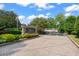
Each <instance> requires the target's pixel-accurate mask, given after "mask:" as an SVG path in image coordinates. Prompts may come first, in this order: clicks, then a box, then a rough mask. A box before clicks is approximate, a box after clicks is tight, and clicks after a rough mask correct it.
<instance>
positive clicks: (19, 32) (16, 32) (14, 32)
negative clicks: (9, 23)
mask: <svg viewBox="0 0 79 59" xmlns="http://www.w3.org/2000/svg"><path fill="white" fill-rule="evenodd" d="M4 31H5V33H8V34H21V30H17V28H6V29H5V30H4Z"/></svg>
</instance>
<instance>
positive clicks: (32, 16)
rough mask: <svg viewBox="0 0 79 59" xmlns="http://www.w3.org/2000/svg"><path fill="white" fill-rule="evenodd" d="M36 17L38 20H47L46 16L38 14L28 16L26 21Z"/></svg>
mask: <svg viewBox="0 0 79 59" xmlns="http://www.w3.org/2000/svg"><path fill="white" fill-rule="evenodd" d="M36 17H38V18H40V17H44V18H48V16H47V15H44V14H39V15H30V16H28V17H27V19H28V20H29V19H34V18H36Z"/></svg>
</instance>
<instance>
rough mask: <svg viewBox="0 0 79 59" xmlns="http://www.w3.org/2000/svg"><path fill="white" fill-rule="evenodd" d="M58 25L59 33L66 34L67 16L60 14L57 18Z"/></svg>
mask: <svg viewBox="0 0 79 59" xmlns="http://www.w3.org/2000/svg"><path fill="white" fill-rule="evenodd" d="M55 20H56V25H57V28H58V31H59V32H65V16H64V14H58V15H56V17H55Z"/></svg>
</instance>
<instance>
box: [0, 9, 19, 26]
mask: <svg viewBox="0 0 79 59" xmlns="http://www.w3.org/2000/svg"><path fill="white" fill-rule="evenodd" d="M16 17H17V15H16V14H15V13H14V12H13V11H5V10H0V27H1V28H2V27H6V28H13V27H15V28H16V23H17V20H18V19H17V20H16ZM18 25H20V22H19V20H18Z"/></svg>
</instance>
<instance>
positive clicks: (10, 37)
mask: <svg viewBox="0 0 79 59" xmlns="http://www.w3.org/2000/svg"><path fill="white" fill-rule="evenodd" d="M37 36H38V34H23V35H15V34H1V35H0V44H1V43H7V42H14V41H16V40H19V39H20V38H22V39H23V38H28V39H29V38H33V37H37Z"/></svg>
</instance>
